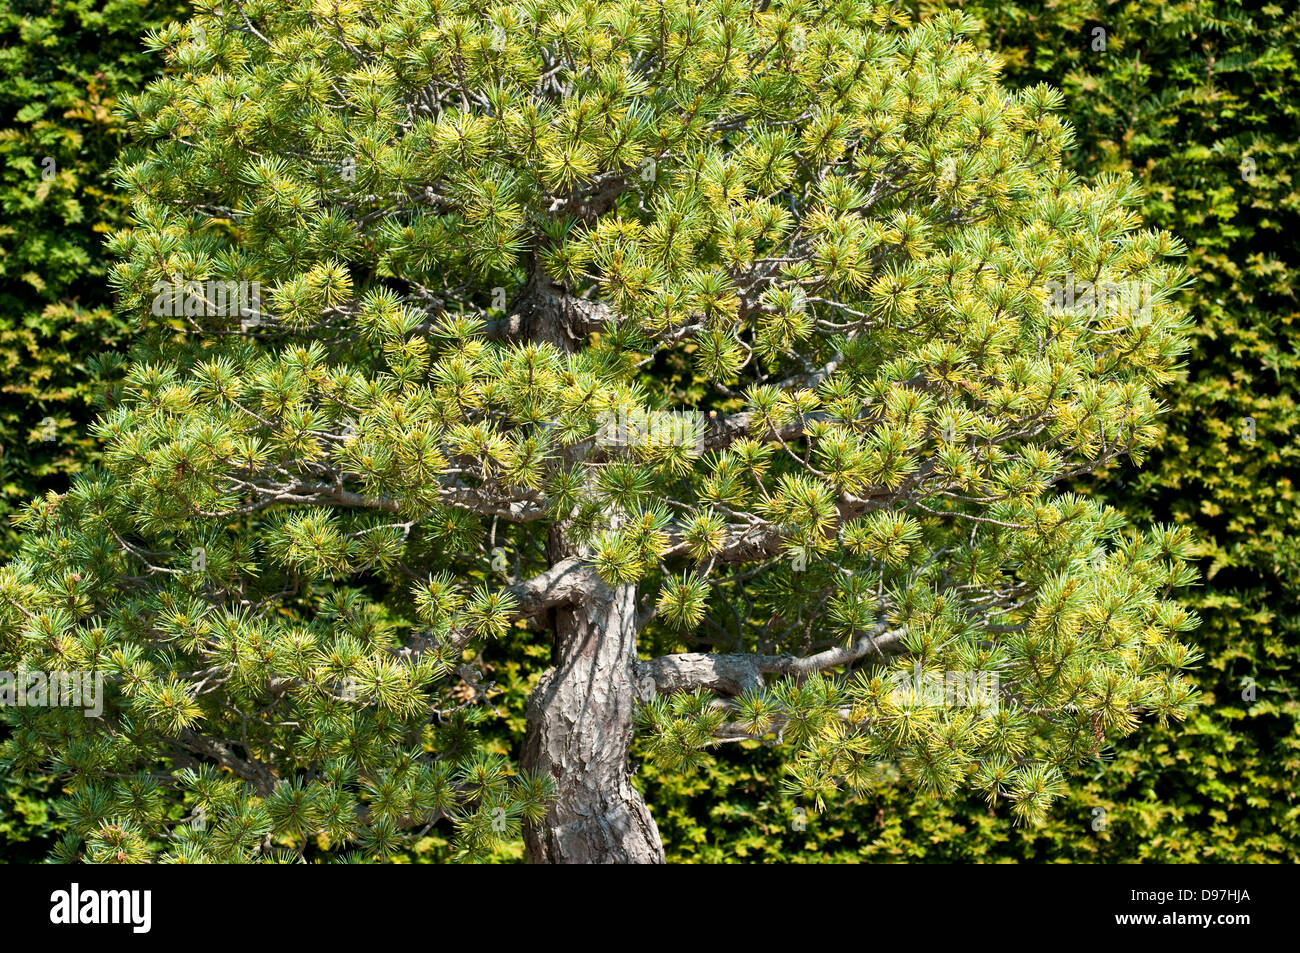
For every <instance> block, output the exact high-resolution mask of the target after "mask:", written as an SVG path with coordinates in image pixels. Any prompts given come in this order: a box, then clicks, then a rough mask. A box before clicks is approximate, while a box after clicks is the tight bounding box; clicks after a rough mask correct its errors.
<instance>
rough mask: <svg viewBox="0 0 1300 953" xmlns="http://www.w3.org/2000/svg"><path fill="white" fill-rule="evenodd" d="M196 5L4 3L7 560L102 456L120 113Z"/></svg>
mask: <svg viewBox="0 0 1300 953" xmlns="http://www.w3.org/2000/svg"><path fill="white" fill-rule="evenodd" d="M184 9H185V8H184V4H182V3H179V2H172V0H161V2H159V0H152V2H148V3H140V2H109V3H92V2H90V0H58V2H55V3H43V4H42V3H34V2H31V0H26V2H24V0H5V2H0V63H3V69H0V209H2V210H3V215H2V216H0V218H2V219H3V224H2V225H0V562H3V561H4V560H5V559H7V558H8V556H9V555H10V554H11V553H12V551H13V550H14V549H15V548H16V546H17V535H16V533H15V532H14V527H13V525H12V523H11V520H10V517H11V516H12V515H13V514H14V513H15V512H16V510H17V509H18V508H19V507H20V506H21V505H22V504H23V503H25V502H26V501H27V500H29V499H31V498H32V497H33V496H37V495H40V494H43V493H44V492H46V491H48V490H63V489H65V488H66V487H67V481H68V478H69V476H70V475H71V474H73V473H76V472H78V471H79V470H80V469H81V468H82V467H83V466H84V465H85V463H86V460H87V459H88V458H89V457H90V456H92V455H93V452H94V449H95V443H94V440H93V437H92V435H91V433H90V427H89V425H90V423H91V420H92V417H93V407H92V398H93V395H94V389H95V387H96V383H95V381H94V380H93V379H92V376H91V374H90V372H89V369H90V366H91V365H90V361H91V359H92V358H93V357H94V355H96V354H98V353H99V352H101V351H103V350H105V349H106V348H112V347H117V346H119V345H121V344H122V343H123V342H124V340H125V336H126V331H127V329H128V327H129V324H128V322H126V321H124V320H123V319H121V318H120V317H118V316H116V315H114V313H113V312H112V310H111V308H110V304H111V301H110V295H109V290H108V288H107V285H106V283H105V276H106V274H107V265H106V263H105V261H104V255H103V249H102V241H103V236H104V234H105V233H106V232H107V231H109V230H110V229H112V228H114V227H117V226H119V225H121V224H122V222H123V213H124V211H125V209H126V201H125V199H124V197H122V196H121V195H120V194H118V193H116V192H115V191H114V190H113V188H112V184H111V174H110V167H111V165H112V163H113V160H114V159H115V157H116V155H117V150H118V149H119V148H120V146H121V142H122V139H123V130H124V124H123V122H122V120H121V117H120V116H117V115H116V114H115V113H114V111H113V110H114V108H115V106H116V102H117V99H118V98H119V97H120V96H121V94H122V93H123V92H124V91H129V90H133V89H136V88H138V87H139V86H140V85H141V84H142V83H143V82H144V80H145V79H146V78H148V77H149V76H151V75H152V74H153V72H154V70H155V68H156V64H155V63H154V61H153V60H152V59H151V58H150V57H149V56H148V55H147V54H146V53H145V51H144V50H143V48H142V47H141V45H140V36H141V34H142V33H143V32H144V31H145V29H147V28H148V27H150V26H152V25H154V24H157V23H159V22H161V21H162V20H164V19H166V18H169V17H174V16H177V15H180V14H181V13H182V12H183V11H184ZM46 160H52V162H47V161H46ZM2 770H3V768H0V771H2ZM51 796H52V791H51V789H50V788H49V787H48V779H42V778H36V779H33V780H32V781H31V783H30V784H23V783H20V782H19V781H18V780H17V779H14V778H11V777H9V776H8V775H7V774H6V775H5V780H4V807H3V808H0V841H3V843H4V844H5V847H4V850H3V856H4V858H5V859H6V860H10V861H13V860H18V859H20V858H23V859H27V860H36V859H39V858H40V857H41V855H42V853H43V850H42V849H41V847H40V845H42V844H48V843H49V838H50V836H51V833H52V832H53V831H55V830H56V829H57V827H58V825H57V824H56V823H55V822H54V821H53V815H52V812H51V811H49V809H48V806H47V804H46V800H47V799H48V798H49V797H51Z"/></svg>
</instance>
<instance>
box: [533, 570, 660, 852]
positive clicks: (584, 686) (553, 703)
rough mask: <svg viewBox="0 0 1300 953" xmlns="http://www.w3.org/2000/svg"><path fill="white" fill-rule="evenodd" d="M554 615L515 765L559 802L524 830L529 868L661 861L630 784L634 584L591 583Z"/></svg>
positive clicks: (651, 829)
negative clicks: (545, 781)
mask: <svg viewBox="0 0 1300 953" xmlns="http://www.w3.org/2000/svg"><path fill="white" fill-rule="evenodd" d="M591 589H592V591H591V592H590V594H589V595H586V597H585V598H583V599H582V600H581V601H580V602H579V603H578V604H577V605H575V606H571V607H565V608H562V609H559V610H557V611H556V619H555V667H554V668H553V669H550V670H549V671H547V672H546V674H544V675H543V676H542V678H541V681H540V682H539V683H538V685H537V688H536V689H534V690H533V693H532V695H531V696H530V697H529V699H528V734H527V737H526V738H525V741H524V750H523V757H522V758H521V759H520V760H521V764H522V766H523V767H524V768H525V769H527V770H529V771H534V772H537V773H543V772H544V773H546V774H548V775H549V776H550V777H551V778H552V779H553V780H554V782H555V788H556V793H557V795H558V797H557V798H556V800H555V801H553V802H552V805H551V808H550V811H549V812H548V813H547V815H546V817H545V818H544V819H543V820H542V821H541V822H540V823H538V824H531V823H530V824H525V826H524V842H525V844H526V846H527V848H528V859H529V860H530V861H531V862H532V863H535V864H536V863H549V864H662V863H663V862H664V850H663V844H662V843H661V842H660V840H659V830H658V828H656V827H655V823H654V820H653V819H652V818H651V817H650V811H649V810H648V809H647V808H646V805H645V802H644V801H643V800H642V799H641V795H640V794H638V793H637V791H636V789H635V788H633V787H632V780H631V775H630V773H629V771H628V749H629V747H630V746H631V743H632V709H633V705H634V704H635V701H636V689H637V686H636V682H635V668H634V667H635V664H636V658H637V655H636V587H635V586H634V585H620V586H618V587H616V588H613V589H611V588H610V587H609V586H607V585H605V584H604V583H603V582H600V581H599V580H596V583H595V585H594V586H592V587H591Z"/></svg>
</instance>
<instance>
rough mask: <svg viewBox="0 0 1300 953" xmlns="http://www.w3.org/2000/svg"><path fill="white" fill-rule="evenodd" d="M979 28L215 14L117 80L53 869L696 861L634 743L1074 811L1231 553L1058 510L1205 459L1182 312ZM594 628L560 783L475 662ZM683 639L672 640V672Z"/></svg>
mask: <svg viewBox="0 0 1300 953" xmlns="http://www.w3.org/2000/svg"><path fill="white" fill-rule="evenodd" d="M973 29H974V24H973V21H970V20H968V19H967V18H965V17H964V16H962V15H961V14H957V13H952V14H947V15H944V16H941V17H938V18H935V19H931V20H927V21H925V22H922V23H920V24H918V25H914V26H909V24H908V23H907V22H906V17H905V16H904V15H903V14H902V13H901V12H900V9H899V8H898V7H897V6H896V5H894V4H890V3H870V2H858V0H844V2H836V3H814V2H780V0H776V2H770V3H768V2H765V3H762V4H750V3H741V2H738V0H716V2H686V0H662V2H658V0H657V2H648V0H626V2H624V0H615V2H603V3H597V2H591V0H586V2H584V0H515V2H508V3H499V4H487V3H482V2H478V0H403V2H398V3H394V4H391V5H384V6H383V7H378V6H376V5H370V4H361V3H358V2H348V0H339V2H329V3H325V2H321V3H313V4H303V3H286V2H282V0H259V2H251V0H250V2H241V0H223V2H222V3H221V4H219V5H218V4H216V3H207V4H202V3H201V4H199V8H198V12H197V14H196V16H195V17H194V18H193V19H192V20H190V21H189V22H188V23H186V24H185V25H184V26H180V25H173V26H170V27H168V28H166V29H164V30H161V31H159V32H158V33H156V34H153V35H151V36H150V38H149V43H150V46H151V48H153V49H155V50H158V51H161V52H162V53H163V54H164V55H165V57H166V59H167V63H168V71H167V73H166V75H165V76H164V77H163V78H162V79H160V80H158V81H156V82H155V83H153V84H152V85H151V86H149V87H148V89H147V90H145V91H144V92H142V93H141V94H140V95H138V96H136V97H134V98H132V99H130V100H128V101H126V102H125V104H124V109H125V112H126V116H127V119H128V121H129V123H130V126H131V128H132V130H133V132H134V135H135V136H136V144H135V145H134V146H133V147H132V148H131V149H130V150H129V151H128V152H127V153H126V154H125V155H124V157H123V158H122V160H121V161H120V163H119V176H120V180H121V183H122V186H123V187H124V189H125V190H126V191H127V192H128V194H129V196H130V199H131V203H132V219H131V226H130V227H129V228H126V229H125V230H123V231H120V232H118V233H116V234H114V236H113V237H112V240H111V250H112V253H113V254H114V256H115V258H116V262H117V263H116V265H115V266H114V269H113V272H112V284H113V288H114V291H115V293H116V297H117V302H118V307H119V309H120V311H121V312H122V313H123V314H124V315H127V316H129V317H130V318H131V319H132V320H133V321H135V322H137V323H138V328H139V331H138V336H137V342H136V345H135V347H134V349H133V352H132V354H131V357H130V359H129V361H126V362H120V361H116V360H112V359H105V360H104V361H103V362H101V363H100V365H99V366H97V368H96V371H97V373H98V374H99V375H100V376H101V377H102V379H103V380H104V381H105V384H104V386H103V388H102V395H103V407H102V413H101V416H100V418H99V421H98V424H97V427H96V436H97V437H98V438H99V439H100V440H101V441H102V445H103V447H104V452H103V458H102V464H101V465H100V466H98V467H97V468H96V469H94V470H92V471H90V472H87V473H85V474H83V475H81V476H79V477H78V478H77V479H76V480H75V481H74V483H73V485H72V487H71V489H70V490H69V491H68V492H67V493H65V494H58V495H55V494H51V495H49V496H48V497H47V498H45V499H43V500H38V501H35V502H33V503H32V504H31V506H30V507H29V508H28V510H27V511H26V512H25V513H24V515H23V518H22V528H23V532H24V544H23V549H22V552H21V555H20V556H19V557H18V558H17V559H15V560H14V561H13V562H12V563H11V564H10V565H9V566H8V567H6V568H5V569H4V570H2V571H0V638H2V644H0V651H2V652H3V658H2V659H0V661H2V662H3V663H4V664H5V665H6V666H8V667H9V668H11V669H15V670H19V677H18V682H19V683H20V685H21V684H22V683H23V680H24V676H23V675H22V672H29V673H30V672H36V673H39V672H60V671H83V670H86V671H94V672H98V673H102V675H103V678H104V693H103V694H104V697H103V699H102V703H103V711H102V714H101V715H100V716H99V717H97V718H96V717H86V716H85V714H84V713H83V711H82V710H80V709H79V708H75V707H71V706H67V705H63V706H57V705H45V706H41V705H39V704H31V703H30V699H29V704H27V705H25V706H21V707H19V708H17V709H16V710H15V713H16V716H17V720H16V728H15V731H14V734H13V737H12V738H11V740H10V741H9V742H7V744H6V746H5V751H4V755H5V756H6V757H7V758H9V759H10V760H12V761H13V762H14V763H16V764H17V765H19V766H20V767H23V768H27V769H33V770H35V769H44V770H51V771H55V772H57V773H59V774H60V775H62V776H63V777H64V778H65V779H66V790H67V791H68V796H67V800H66V803H65V804H64V806H63V809H64V813H65V815H66V817H67V818H68V822H69V828H70V831H71V833H70V834H69V835H68V837H67V839H66V840H65V842H64V843H63V844H62V845H61V847H60V849H59V850H58V852H57V857H58V859H63V860H72V859H78V858H80V859H85V860H89V861H95V862H112V861H127V862H134V861H144V860H162V861H167V862H195V861H203V860H208V861H213V860H215V861H227V862H229V861H254V860H255V861H290V862H292V861H297V860H302V859H312V860H316V859H341V860H362V861H366V860H376V859H383V858H385V857H388V856H391V855H392V854H393V853H394V852H396V851H400V850H401V849H403V847H404V846H405V845H407V844H408V843H409V842H410V840H411V838H412V837H415V836H418V835H419V834H420V833H421V832H424V831H428V830H429V829H431V828H432V827H433V826H434V825H438V824H446V825H450V826H451V827H452V829H454V832H455V839H456V852H455V856H456V858H457V859H468V860H474V859H483V858H487V857H489V856H491V853H492V851H493V849H494V848H495V847H497V846H499V845H500V844H501V843H502V842H504V841H508V840H510V839H512V838H516V837H517V836H518V833H519V831H520V830H521V829H522V833H523V838H524V841H525V844H526V847H527V851H528V855H529V857H530V859H532V860H535V861H548V862H584V861H629V862H654V861H659V860H662V856H663V851H662V847H661V844H660V841H659V837H658V833H657V831H656V829H655V825H654V822H653V819H652V818H651V816H650V814H649V812H648V811H647V809H646V807H645V805H644V803H643V802H642V800H641V798H640V796H639V794H638V793H637V792H636V790H635V788H634V787H633V786H632V782H631V776H630V775H631V769H630V766H629V764H628V748H629V744H630V741H631V738H632V735H633V731H634V728H637V727H639V729H640V730H641V731H642V732H643V733H644V737H645V738H646V739H647V743H648V749H649V751H650V752H651V754H652V756H653V757H655V758H658V759H662V761H663V763H665V764H667V765H670V766H674V767H676V766H680V767H681V768H682V769H683V770H688V769H689V768H690V767H691V766H693V765H695V764H698V763H699V762H700V760H701V759H704V758H707V757H708V756H709V752H710V750H711V749H713V748H714V747H715V746H717V745H720V744H727V743H740V744H751V745H752V744H754V743H763V744H775V745H780V746H781V749H782V750H783V751H784V752H785V753H786V755H787V759H788V766H789V776H788V782H787V783H788V784H789V785H790V786H791V788H792V790H795V791H797V792H798V793H799V794H800V796H802V797H803V798H804V801H805V803H807V805H808V809H809V810H810V811H815V810H817V809H818V807H819V806H821V805H822V804H823V803H824V800H825V799H826V798H827V797H830V796H834V795H835V794H836V792H839V793H840V794H841V795H845V794H848V795H851V794H853V793H856V792H862V791H865V790H868V789H870V787H871V786H872V785H873V784H875V783H877V781H878V780H879V777H880V775H881V772H882V771H885V770H894V769H895V767H896V770H897V771H898V772H899V773H901V775H902V776H903V777H904V778H905V779H906V780H907V781H908V782H909V783H911V784H913V785H915V787H916V788H917V789H918V790H919V791H921V792H924V793H926V794H932V795H937V796H940V797H942V796H946V795H951V794H953V793H955V792H957V791H959V790H971V789H974V790H978V791H980V792H982V793H983V794H984V795H985V796H986V797H987V798H988V800H989V801H990V803H991V804H993V805H1005V809H1006V812H1007V814H1008V816H1009V819H1010V820H1016V821H1020V822H1033V821H1035V820H1036V819H1038V818H1041V817H1042V816H1043V815H1044V812H1046V811H1047V810H1048V809H1049V807H1050V804H1051V802H1052V800H1053V799H1054V798H1055V797H1057V796H1059V795H1060V793H1061V792H1062V791H1063V790H1064V789H1065V784H1066V782H1067V778H1068V775H1069V773H1070V771H1071V770H1072V769H1073V768H1075V767H1077V766H1078V765H1080V764H1081V763H1083V762H1086V761H1089V760H1091V759H1093V758H1095V757H1096V756H1097V753H1098V752H1099V751H1100V750H1101V748H1102V747H1103V746H1104V745H1105V743H1106V739H1107V738H1109V737H1114V736H1116V735H1119V734H1124V733H1128V732H1131V731H1132V730H1134V729H1135V727H1136V726H1137V723H1138V719H1139V717H1141V716H1142V715H1143V714H1149V715H1152V716H1154V717H1156V718H1158V719H1160V720H1162V721H1163V720H1165V719H1168V718H1181V717H1183V716H1184V715H1185V714H1186V713H1187V712H1188V711H1189V709H1190V707H1191V705H1192V704H1193V702H1194V698H1193V695H1194V692H1193V689H1192V688H1191V687H1190V685H1189V683H1188V682H1187V681H1186V680H1185V679H1184V677H1183V676H1181V675H1180V674H1179V672H1180V671H1181V670H1182V669H1184V668H1186V667H1187V666H1188V665H1190V664H1192V663H1193V662H1194V661H1195V653H1194V652H1193V650H1192V649H1190V648H1189V647H1188V646H1187V645H1186V644H1184V643H1183V642H1182V641H1180V638H1181V637H1182V635H1183V634H1184V633H1185V632H1187V631H1189V630H1190V629H1192V628H1193V627H1194V625H1195V621H1196V620H1195V618H1194V616H1193V615H1192V614H1191V613H1189V612H1187V611H1186V610H1184V609H1182V608H1180V607H1179V606H1178V604H1177V603H1176V602H1175V601H1174V598H1173V597H1174V593H1175V590H1176V589H1177V588H1178V587H1180V586H1184V585H1186V584H1188V583H1189V582H1191V581H1192V573H1191V572H1190V570H1189V569H1188V566H1187V564H1186V560H1187V559H1188V558H1189V556H1190V554H1191V552H1192V546H1193V543H1192V541H1191V539H1190V538H1189V537H1188V534H1187V533H1186V532H1185V531H1182V530H1177V529H1169V528H1162V527H1155V528H1151V529H1147V530H1141V529H1138V528H1133V527H1130V526H1128V525H1126V523H1125V521H1124V519H1123V518H1122V517H1121V516H1120V514H1118V513H1117V512H1115V511H1114V510H1112V509H1110V508H1107V507H1105V506H1102V505H1099V504H1097V503H1096V502H1093V501H1091V500H1089V499H1087V498H1085V497H1081V496H1079V495H1076V494H1072V493H1069V492H1065V491H1064V490H1063V489H1062V488H1061V484H1062V483H1063V481H1068V480H1070V479H1071V478H1073V477H1076V476H1078V475H1080V474H1084V473H1089V472H1093V471H1096V470H1098V469H1099V468H1103V467H1105V466H1106V465H1107V464H1109V463H1110V462H1112V461H1115V460H1117V459H1119V458H1120V457H1122V456H1126V455H1127V456H1131V457H1134V458H1138V459H1140V457H1141V454H1142V452H1143V450H1144V449H1146V448H1149V447H1150V446H1152V445H1153V444H1154V443H1155V442H1156V441H1158V440H1159V434H1160V432H1159V428H1158V419H1159V415H1160V413H1161V409H1162V405H1161V403H1160V401H1159V399H1158V397H1157V396H1156V393H1155V392H1156V391H1157V390H1158V389H1159V388H1160V387H1162V386H1165V385H1167V384H1168V383H1169V382H1171V381H1172V380H1174V378H1175V375H1176V373H1177V369H1178V362H1179V360H1180V355H1181V354H1182V353H1183V352H1184V350H1185V349H1186V333H1187V321H1186V318H1185V315H1184V313H1183V312H1182V311H1181V310H1180V309H1179V308H1178V307H1177V306H1176V304H1175V303H1174V297H1175V295H1176V293H1177V292H1178V291H1179V290H1180V289H1182V288H1183V287H1184V286H1185V285H1186V279H1185V275H1184V272H1183V271H1182V270H1181V269H1180V267H1179V266H1178V265H1177V264H1176V263H1173V262H1171V261H1170V260H1169V259H1171V258H1176V257H1177V256H1178V255H1180V254H1181V253H1182V248H1181V246H1180V244H1179V243H1178V241H1177V240H1176V239H1174V238H1173V237H1171V236H1169V235H1168V234H1165V233H1159V232H1155V231H1151V230H1143V229H1142V227H1141V225H1142V223H1141V221H1140V218H1139V216H1138V215H1137V214H1136V212H1135V211H1134V209H1135V206H1136V205H1137V204H1138V203H1139V202H1140V200H1141V193H1140V191H1139V189H1138V188H1137V187H1136V186H1135V184H1134V182H1133V181H1132V180H1131V179H1129V178H1125V177H1121V176H1106V177H1102V178H1100V179H1098V180H1097V181H1095V182H1093V183H1087V182H1084V181H1081V180H1080V179H1079V178H1078V177H1077V176H1075V175H1074V174H1072V173H1070V172H1068V171H1066V170H1065V169H1064V168H1063V167H1062V164H1061V160H1060V155H1061V151H1062V149H1063V148H1064V147H1066V146H1067V145H1068V144H1069V143H1070V141H1071V138H1070V137H1071V133H1070V129H1069V127H1068V126H1067V125H1066V124H1064V123H1063V122H1062V121H1061V120H1060V118H1059V117H1058V115H1057V110H1058V109H1059V106H1060V97H1059V94H1057V93H1056V92H1054V91H1053V90H1051V89H1049V88H1047V87H1036V88H1032V89H1027V90H1023V91H1020V92H1009V91H1006V90H1004V89H1002V88H1001V87H1000V86H999V84H998V71H999V62H998V60H997V59H996V58H995V57H992V56H990V55H988V54H983V53H980V52H978V51H977V50H976V49H975V48H974V47H973V46H972V45H971V44H970V43H969V42H968V41H967V40H966V39H965V36H966V35H967V34H969V33H970V32H971V31H972V30H973ZM512 626H524V627H527V628H528V631H531V632H535V633H536V634H537V640H538V642H539V644H541V645H543V646H549V647H550V648H551V666H550V667H549V668H548V669H547V670H546V671H545V672H544V673H543V674H541V677H540V679H539V680H538V681H537V684H536V687H535V689H534V690H533V693H532V695H531V698H530V702H529V704H528V709H527V713H526V716H527V722H528V731H527V739H526V742H525V744H524V747H523V750H522V752H521V753H520V754H519V757H518V759H517V764H516V763H512V762H511V761H510V760H509V759H508V758H507V757H506V756H505V755H504V754H503V753H501V752H499V751H494V750H492V749H491V747H490V746H488V745H486V744H484V742H483V737H482V735H481V733H480V732H479V731H477V730H476V729H478V728H479V727H480V726H482V725H483V724H484V723H485V722H486V721H487V719H489V718H491V717H493V716H494V710H493V708H492V705H491V702H490V699H491V697H492V686H491V684H490V683H489V680H488V677H487V673H485V671H484V670H483V668H482V667H481V666H480V665H479V663H480V662H481V661H482V659H483V658H484V653H485V652H488V651H490V646H491V643H492V641H493V640H494V639H499V638H501V637H502V636H503V634H505V633H507V632H509V631H510V630H511V627H512ZM649 631H653V632H654V633H655V634H656V637H658V636H659V635H661V634H662V635H665V636H666V635H667V634H669V633H672V638H673V639H674V640H675V644H676V646H677V647H678V648H679V649H681V650H682V651H680V652H677V653H674V654H670V655H666V656H661V657H656V658H642V657H640V655H639V653H638V650H637V644H638V638H641V639H642V641H646V636H647V633H648V632H649Z"/></svg>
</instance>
